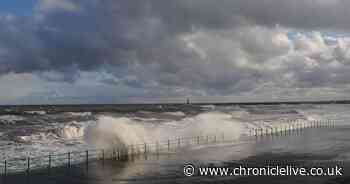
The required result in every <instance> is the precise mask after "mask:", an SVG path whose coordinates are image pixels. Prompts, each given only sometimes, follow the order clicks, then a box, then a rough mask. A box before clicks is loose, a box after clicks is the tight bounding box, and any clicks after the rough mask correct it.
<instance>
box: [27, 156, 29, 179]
mask: <svg viewBox="0 0 350 184" xmlns="http://www.w3.org/2000/svg"><path fill="white" fill-rule="evenodd" d="M29 174H30V157H28V158H27V176H29Z"/></svg>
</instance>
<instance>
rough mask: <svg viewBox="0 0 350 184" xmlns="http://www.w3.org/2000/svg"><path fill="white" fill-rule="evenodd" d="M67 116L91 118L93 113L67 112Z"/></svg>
mask: <svg viewBox="0 0 350 184" xmlns="http://www.w3.org/2000/svg"><path fill="white" fill-rule="evenodd" d="M66 114H68V115H70V116H91V115H92V113H91V112H67V113H66Z"/></svg>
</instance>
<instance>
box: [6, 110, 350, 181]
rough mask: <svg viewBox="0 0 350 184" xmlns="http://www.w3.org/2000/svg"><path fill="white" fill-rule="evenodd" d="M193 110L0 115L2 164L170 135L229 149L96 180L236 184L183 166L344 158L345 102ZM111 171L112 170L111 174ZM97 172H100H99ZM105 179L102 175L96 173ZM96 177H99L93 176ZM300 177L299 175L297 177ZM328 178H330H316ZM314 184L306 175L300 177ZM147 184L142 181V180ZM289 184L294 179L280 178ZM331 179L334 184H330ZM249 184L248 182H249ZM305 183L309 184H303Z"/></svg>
mask: <svg viewBox="0 0 350 184" xmlns="http://www.w3.org/2000/svg"><path fill="white" fill-rule="evenodd" d="M192 108H193V110H188V109H186V110H183V111H181V108H180V109H176V111H140V110H137V111H132V110H131V111H129V112H123V113H120V112H118V113H116V112H103V113H102V112H99V113H93V112H78V113H77V112H74V113H73V112H64V113H45V111H43V112H41V113H32V114H30V113H28V114H21V115H10V114H9V115H2V116H0V123H1V124H2V126H1V131H0V132H1V133H0V135H1V147H0V149H1V152H2V159H8V158H9V157H11V156H16V157H20V156H28V155H31V156H40V155H45V154H49V153H65V152H67V151H74V150H84V149H90V148H101V147H108V146H110V145H114V146H115V145H121V144H122V145H127V144H135V143H144V142H155V141H157V140H167V139H172V138H177V137H186V136H187V137H188V136H196V135H208V134H221V133H224V134H225V136H230V138H231V139H233V140H234V139H236V140H237V141H235V142H234V143H232V144H224V145H220V144H219V145H215V146H209V147H208V146H204V147H203V146H201V147H193V148H190V149H186V150H182V151H181V152H179V153H177V154H175V155H172V156H170V157H166V158H158V159H149V160H147V161H145V160H142V159H141V160H139V161H134V162H131V163H126V164H122V165H121V166H118V169H115V167H113V166H111V168H110V169H109V170H110V171H109V172H108V171H106V170H100V169H97V170H96V171H94V172H92V173H91V175H92V176H94V175H95V176H96V178H102V179H100V180H96V182H101V183H149V182H153V183H198V181H199V183H205V182H207V183H212V182H215V181H217V182H219V181H238V182H243V181H242V178H230V177H224V178H216V177H215V178H208V177H192V178H187V177H184V176H183V172H182V170H181V167H182V166H183V165H184V164H185V163H192V164H195V165H213V164H214V165H216V166H225V165H230V163H233V162H234V161H237V160H246V159H248V160H249V159H253V160H254V159H255V160H273V159H285V160H296V159H299V160H300V159H306V160H307V161H308V162H310V163H312V162H314V161H318V162H320V161H322V160H326V161H338V160H342V161H346V160H348V159H349V156H350V151H349V150H350V146H349V143H348V141H349V140H350V136H349V134H348V132H349V130H350V129H349V128H350V123H348V116H349V110H350V106H349V105H270V106H262V105H260V106H201V107H192ZM326 119H332V120H336V128H332V129H329V128H323V129H307V130H305V131H303V132H302V133H300V134H297V135H290V136H280V137H277V138H276V137H275V138H272V137H271V138H267V139H259V140H250V141H247V140H244V141H243V139H242V141H241V138H242V137H245V136H248V135H249V134H250V132H249V130H250V129H252V128H262V127H278V126H281V125H285V124H288V123H290V122H292V120H297V121H305V122H308V121H313V120H326ZM113 168H114V169H113ZM101 172H102V173H101ZM106 173H110V174H108V177H105V176H104V175H105V174H106ZM101 176H102V177H101ZM303 179H305V178H303ZM316 179H317V181H330V180H332V181H333V180H334V178H322V179H319V178H316ZM307 180H308V181H309V180H310V182H311V181H313V182H316V180H315V179H314V178H311V179H310V178H308V179H307ZM147 181H148V182H147ZM281 181H285V183H288V182H289V183H293V181H294V183H295V179H291V178H288V179H285V180H283V178H282V180H281ZM337 181H338V180H337ZM248 182H251V183H256V181H255V180H254V178H253V179H250V181H248ZM311 183H312V182H311Z"/></svg>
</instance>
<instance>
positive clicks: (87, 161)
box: [85, 150, 89, 171]
mask: <svg viewBox="0 0 350 184" xmlns="http://www.w3.org/2000/svg"><path fill="white" fill-rule="evenodd" d="M85 159H86V160H85V161H86V171H89V150H86V152H85Z"/></svg>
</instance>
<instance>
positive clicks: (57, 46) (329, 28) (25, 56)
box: [0, 0, 350, 104]
mask: <svg viewBox="0 0 350 184" xmlns="http://www.w3.org/2000/svg"><path fill="white" fill-rule="evenodd" d="M349 9H350V1H346V0H332V1H330V0H263V1H262V0H234V1H233V0H217V1H215V0H173V1H164V0H25V1H23V0H1V2H0V91H1V92H0V104H67V103H157V102H158V103H159V102H161V103H166V102H184V101H185V99H186V98H187V97H190V98H191V99H192V100H193V101H195V102H214V101H215V102H228V101H232V102H244V101H276V100H333V99H350V96H349V92H350V50H349V49H350V35H349V29H350V19H349V18H348V17H349V15H350V12H349V11H348V10H349Z"/></svg>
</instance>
